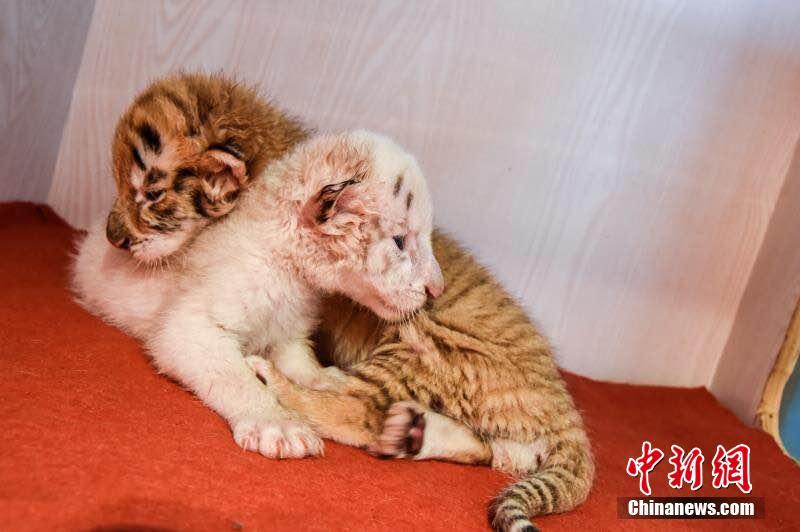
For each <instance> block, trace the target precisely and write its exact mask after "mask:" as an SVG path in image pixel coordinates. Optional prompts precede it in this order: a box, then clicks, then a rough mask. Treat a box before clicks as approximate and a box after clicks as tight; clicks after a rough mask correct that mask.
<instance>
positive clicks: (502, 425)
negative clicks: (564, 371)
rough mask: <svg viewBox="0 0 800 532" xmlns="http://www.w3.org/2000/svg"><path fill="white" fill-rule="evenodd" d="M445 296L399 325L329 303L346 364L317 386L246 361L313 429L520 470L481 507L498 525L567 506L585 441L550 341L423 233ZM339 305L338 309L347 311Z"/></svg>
mask: <svg viewBox="0 0 800 532" xmlns="http://www.w3.org/2000/svg"><path fill="white" fill-rule="evenodd" d="M433 245H434V250H435V254H436V257H437V258H438V260H439V261H440V263H441V265H442V266H443V271H444V274H445V287H446V288H445V290H444V293H443V294H442V295H441V297H439V298H438V299H436V300H435V301H431V302H430V303H429V304H428V305H426V307H425V308H424V310H422V311H420V312H418V313H417V314H415V315H414V316H413V317H412V318H410V319H409V320H406V321H404V322H402V323H386V322H382V321H381V320H379V319H377V318H376V317H375V316H374V315H373V314H371V313H370V312H368V311H366V310H363V309H356V308H353V307H352V306H349V305H347V303H346V302H345V301H335V302H331V303H329V304H328V305H327V306H326V308H327V309H328V311H327V312H326V313H325V315H324V319H323V322H322V323H321V331H322V333H321V336H322V339H321V343H322V345H323V346H325V347H327V349H328V352H329V355H330V357H331V361H332V362H334V363H336V364H337V365H339V366H341V367H343V368H349V370H348V373H349V374H350V375H349V376H348V378H347V379H345V380H343V381H340V382H339V383H338V384H337V385H336V387H332V389H330V390H327V391H317V390H310V389H308V388H304V387H302V386H298V385H296V384H293V383H291V382H289V381H288V380H286V379H285V378H284V377H283V376H282V375H281V374H279V373H277V372H275V371H272V370H271V368H270V366H269V364H267V363H265V362H264V361H253V367H254V369H255V370H256V371H257V372H258V373H259V375H261V377H262V378H263V379H264V380H265V381H266V382H267V383H268V385H269V386H270V387H271V388H272V390H273V391H275V392H276V393H277V394H278V397H279V399H280V401H281V403H282V404H283V405H285V406H286V407H287V408H290V409H292V410H294V411H296V412H299V413H301V414H303V416H305V418H306V419H308V420H309V422H310V423H311V424H312V426H313V427H314V428H315V429H316V430H317V431H318V432H319V433H320V434H321V435H323V436H324V437H327V438H331V439H334V440H337V441H340V442H342V443H346V444H349V445H356V446H359V447H362V448H365V449H367V450H369V451H371V452H373V453H375V454H378V455H383V456H394V457H411V458H415V459H442V460H451V461H456V462H465V463H485V464H491V465H492V466H493V467H495V468H497V469H500V470H502V471H506V472H508V473H511V474H513V475H516V476H518V477H519V480H518V481H517V482H516V483H515V484H512V485H511V486H509V487H508V488H506V489H505V490H503V492H502V493H500V495H498V497H497V499H496V501H495V504H494V505H493V508H492V516H493V525H494V527H495V528H496V529H497V530H513V531H520V530H530V529H531V527H533V525H532V523H531V521H530V517H531V516H536V515H541V514H546V513H552V512H563V511H567V510H570V509H572V508H574V507H575V506H577V505H578V504H580V503H581V502H583V500H584V499H585V498H586V496H587V495H588V493H589V490H590V488H591V484H592V479H593V475H594V464H593V460H592V455H591V451H590V447H589V442H588V438H587V436H586V433H585V432H584V429H583V424H582V420H581V417H580V414H579V413H578V412H577V410H576V408H575V406H574V404H573V401H572V398H571V397H570V395H569V393H568V391H567V389H566V387H565V384H564V381H563V380H562V378H561V376H560V374H559V372H558V369H557V368H556V365H555V362H554V361H553V357H552V353H551V349H550V347H549V345H548V343H547V341H546V340H545V338H544V337H543V336H541V335H540V334H539V332H538V331H537V330H536V328H535V326H534V325H533V324H532V323H531V321H530V320H529V319H528V318H527V316H526V315H525V313H524V311H523V310H522V309H521V308H520V307H519V305H518V304H517V303H516V302H515V301H514V300H512V299H511V298H510V297H509V296H508V295H507V293H506V292H505V291H504V290H503V288H502V287H501V286H500V285H499V284H498V283H497V282H496V281H495V280H494V278H493V277H492V276H491V275H490V274H489V273H488V272H487V271H486V270H484V269H483V268H482V267H481V266H480V265H479V264H478V263H477V262H476V261H475V260H474V259H473V258H472V257H471V256H470V255H469V254H468V253H466V252H465V251H463V250H462V249H461V248H460V246H458V245H457V244H456V243H455V242H454V241H452V240H450V239H449V238H447V237H445V236H443V235H441V234H439V233H434V237H433ZM346 309H349V310H346Z"/></svg>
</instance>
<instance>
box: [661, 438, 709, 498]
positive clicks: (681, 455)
mask: <svg viewBox="0 0 800 532" xmlns="http://www.w3.org/2000/svg"><path fill="white" fill-rule="evenodd" d="M671 448H672V456H671V457H670V459H669V463H670V464H672V471H671V472H670V473H669V474H668V475H667V480H668V481H669V487H670V488H674V489H676V490H677V489H681V488H682V487H683V484H684V483H686V484H688V485H689V486H691V488H692V491H697V490H699V489H700V488H701V487H702V486H703V462H704V461H705V458H704V457H703V451H701V450H700V449H698V448H697V447H695V448H693V449H692V450H691V451H689V452H688V453H687V452H686V451H684V450H683V447H681V446H680V445H673V446H672V447H671Z"/></svg>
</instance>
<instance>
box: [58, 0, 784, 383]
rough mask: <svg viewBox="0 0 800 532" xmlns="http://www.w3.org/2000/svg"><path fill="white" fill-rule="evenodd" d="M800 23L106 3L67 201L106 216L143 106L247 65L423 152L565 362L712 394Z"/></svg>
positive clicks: (714, 7)
mask: <svg viewBox="0 0 800 532" xmlns="http://www.w3.org/2000/svg"><path fill="white" fill-rule="evenodd" d="M798 27H800V3H797V2H781V1H779V0H775V1H764V0H735V1H733V0H732V1H727V2H695V1H690V0H685V1H679V0H667V1H662V2H640V1H636V0H631V1H627V2H614V3H611V4H610V3H608V2H592V1H583V2H564V1H562V0H550V1H537V2H529V1H526V0H515V1H507V2H503V3H498V2H480V1H477V0H476V1H455V0H453V1H442V2H426V1H416V2H408V1H397V2H391V1H382V2H367V1H351V2H309V1H291V2H290V1H288V0H287V1H280V2H269V3H266V2H231V3H229V4H228V3H223V2H207V3H202V2H193V1H192V2H179V3H173V2H168V3H167V2H162V1H151V2H148V3H145V4H142V3H140V2H102V3H99V4H98V6H97V9H96V13H95V17H94V19H93V23H92V28H91V31H90V34H89V37H88V40H87V47H86V51H85V54H84V58H83V63H82V65H81V72H80V75H79V79H78V81H77V84H76V90H75V94H74V98H73V104H72V108H71V114H70V119H69V122H68V125H67V128H66V130H65V134H64V139H63V143H62V146H61V151H60V154H59V161H58V164H57V168H56V173H55V176H54V182H53V187H52V189H51V191H50V196H49V198H50V201H51V203H52V204H53V205H54V207H55V208H56V209H57V210H58V211H59V212H60V213H62V214H63V215H64V216H66V217H67V219H68V220H70V221H72V222H73V223H76V224H78V225H85V224H86V223H87V222H88V221H89V220H90V218H91V217H92V216H93V215H96V214H98V213H100V212H102V211H103V210H104V209H105V208H106V207H107V206H108V203H109V200H110V198H111V196H112V187H113V185H112V182H111V180H110V178H109V175H108V169H109V157H108V139H109V137H110V133H111V129H112V127H113V124H114V121H115V119H116V117H117V116H118V114H119V113H120V112H121V111H122V109H123V108H124V106H125V104H126V103H127V101H128V100H129V98H130V97H131V96H132V95H133V94H134V93H135V92H136V91H137V90H139V89H140V88H141V87H142V86H143V85H144V84H145V83H146V82H147V80H149V79H151V78H153V77H155V76H158V75H161V74H163V73H165V72H168V71H170V70H172V69H174V68H177V67H190V68H194V67H203V68H206V69H220V68H223V69H227V70H237V71H238V72H240V73H241V75H242V76H243V77H245V78H247V79H249V80H257V81H260V82H262V83H263V85H264V87H266V88H268V89H269V91H270V92H271V93H272V94H273V95H274V96H275V98H276V99H277V100H278V101H279V102H281V103H282V104H283V105H285V106H287V107H289V108H290V109H291V110H293V111H295V112H296V113H298V114H300V115H302V116H304V117H306V118H307V119H308V120H309V121H310V122H311V123H313V124H315V125H317V126H320V127H321V128H323V129H338V128H351V127H357V126H359V127H368V128H373V129H377V130H381V131H384V132H387V133H389V134H391V135H394V136H395V137H397V138H398V139H399V140H400V141H401V142H403V143H404V144H405V145H407V146H408V147H409V148H410V149H411V150H412V151H414V152H415V153H416V154H417V155H418V157H419V159H420V161H421V163H422V165H423V168H424V169H425V170H426V172H427V174H428V176H429V178H430V181H431V185H432V189H433V194H434V199H435V202H436V207H437V216H438V221H439V223H440V224H441V225H442V226H444V227H445V228H447V229H449V230H450V231H452V232H453V233H455V235H456V236H458V237H459V238H460V239H461V240H462V241H464V242H465V243H467V244H468V245H469V246H470V247H472V248H473V249H474V250H475V251H476V253H477V254H478V255H479V256H480V257H482V258H483V259H484V260H485V261H486V262H488V263H489V264H490V265H491V266H492V267H493V268H494V270H495V271H496V272H497V274H498V275H499V277H500V278H501V279H502V280H503V281H504V282H505V283H506V284H507V285H508V286H509V287H510V289H511V290H512V291H513V292H514V293H515V294H517V295H518V296H519V297H520V298H521V299H522V300H523V301H524V302H525V304H526V305H527V307H528V308H529V309H530V310H531V311H532V313H533V314H534V315H535V316H536V317H538V318H539V320H540V321H541V323H542V324H543V326H544V329H545V330H546V331H547V332H548V333H549V334H550V336H551V337H552V338H553V339H554V342H555V344H556V346H557V347H558V352H559V360H560V362H561V363H562V364H563V365H564V366H565V367H566V368H568V369H571V370H574V371H577V372H579V373H582V374H587V375H591V376H594V377H599V378H604V379H613V380H627V381H633V382H650V383H669V384H678V385H706V384H708V383H709V382H710V379H711V376H712V373H713V370H714V367H715V365H716V362H717V360H718V358H719V355H720V353H721V352H722V350H723V348H724V346H725V343H726V340H727V338H728V334H729V332H730V328H731V324H732V323H733V319H734V315H735V312H736V308H737V305H738V303H739V300H740V298H741V295H742V293H743V290H744V287H745V284H746V280H747V278H748V275H749V273H750V270H751V268H752V266H753V263H754V261H755V258H756V254H757V252H758V249H759V247H760V245H761V241H762V238H763V235H764V231H765V230H766V227H767V223H768V220H769V217H770V214H771V213H772V210H773V208H774V205H775V201H776V198H777V196H778V193H779V191H780V188H781V184H782V182H783V178H784V175H785V174H786V170H787V168H788V165H789V161H790V158H791V154H792V150H793V147H794V145H795V142H796V141H797V139H798V133H799V132H800V106H798V105H797V104H798V95H800V32H797V28H798Z"/></svg>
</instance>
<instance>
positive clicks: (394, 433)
mask: <svg viewBox="0 0 800 532" xmlns="http://www.w3.org/2000/svg"><path fill="white" fill-rule="evenodd" d="M378 450H379V453H380V454H382V455H384V456H395V457H397V458H413V459H414V460H447V461H449V462H458V463H463V464H489V463H491V462H492V447H491V445H490V444H489V443H487V442H486V441H484V440H482V439H481V438H479V437H478V435H477V434H475V432H473V431H472V430H471V429H470V428H469V427H467V426H466V425H464V424H463V423H460V422H458V421H456V420H455V419H453V418H451V417H447V416H445V415H442V414H439V413H437V412H434V411H432V410H430V409H428V408H425V407H423V406H422V405H420V404H419V403H415V402H413V401H401V402H397V403H394V404H392V405H391V406H390V407H389V410H388V411H387V413H386V420H385V421H384V423H383V430H382V431H381V434H380V436H379V437H378Z"/></svg>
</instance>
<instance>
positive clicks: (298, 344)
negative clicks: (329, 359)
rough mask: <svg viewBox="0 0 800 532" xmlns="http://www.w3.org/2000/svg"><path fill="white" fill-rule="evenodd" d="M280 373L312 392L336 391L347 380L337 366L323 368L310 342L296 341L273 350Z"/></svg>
mask: <svg viewBox="0 0 800 532" xmlns="http://www.w3.org/2000/svg"><path fill="white" fill-rule="evenodd" d="M270 358H271V359H272V361H273V362H274V363H275V366H276V367H277V369H278V371H280V372H281V373H283V374H284V375H286V376H287V377H288V378H289V380H291V381H292V382H294V383H296V384H299V385H301V386H305V387H306V388H311V389H312V390H335V389H338V388H339V387H340V386H341V385H342V383H343V382H344V380H345V374H344V372H342V370H340V369H339V368H337V367H336V366H330V367H327V368H326V367H323V366H322V365H320V363H319V360H318V359H317V356H316V354H315V353H314V349H313V348H312V347H311V344H310V343H309V342H308V340H305V339H303V340H296V341H293V342H288V343H286V344H283V345H280V346H278V347H276V348H275V349H273V350H272V356H271V357H270Z"/></svg>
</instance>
